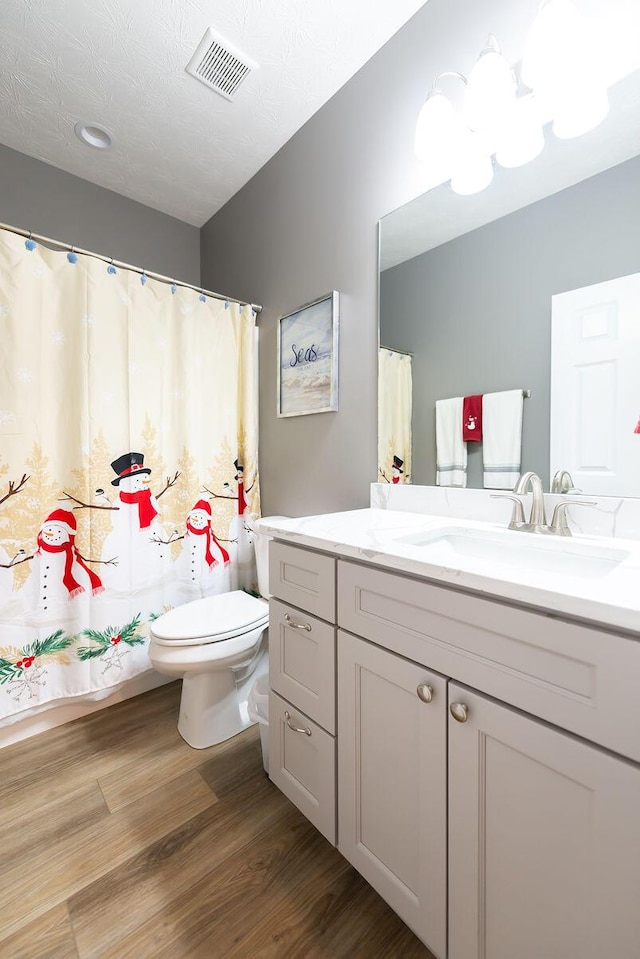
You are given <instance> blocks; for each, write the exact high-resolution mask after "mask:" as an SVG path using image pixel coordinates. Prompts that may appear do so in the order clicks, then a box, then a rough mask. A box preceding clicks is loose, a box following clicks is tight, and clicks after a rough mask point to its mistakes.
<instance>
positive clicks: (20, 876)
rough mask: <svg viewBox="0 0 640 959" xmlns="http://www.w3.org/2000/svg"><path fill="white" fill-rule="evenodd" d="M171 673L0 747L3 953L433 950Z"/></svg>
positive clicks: (256, 741)
mask: <svg viewBox="0 0 640 959" xmlns="http://www.w3.org/2000/svg"><path fill="white" fill-rule="evenodd" d="M179 697H180V686H179V684H178V683H172V684H171V685H169V686H163V687H161V688H160V689H156V690H153V691H152V692H149V693H146V694H145V695H143V696H138V697H136V698H135V699H130V700H127V701H126V702H123V703H119V704H118V705H116V706H112V707H110V708H109V709H106V710H102V711H99V712H97V713H93V714H92V715H90V716H87V717H86V718H84V719H80V720H77V721H76V722H73V723H69V724H68V725H66V726H61V727H58V728H57V729H53V730H51V731H49V732H47V733H42V734H41V735H39V736H35V737H34V738H32V739H29V740H26V741H24V742H22V743H16V744H15V745H13V746H9V747H7V748H5V749H3V750H1V751H0V959H97V957H104V959H107V957H108V959H187V957H188V959H241V957H242V959H245V957H246V959H271V957H283V959H284V957H287V959H343V957H344V959H347V957H349V959H355V957H358V959H432V957H431V953H430V952H429V951H428V950H427V949H426V948H425V947H424V946H423V945H422V944H421V943H420V942H419V941H418V939H416V937H415V936H414V935H413V933H411V932H410V931H409V929H408V928H407V927H406V926H405V925H404V924H403V923H402V922H401V921H400V920H399V919H398V917H397V916H396V915H395V913H393V912H392V910H391V909H390V908H389V907H388V906H387V905H386V904H385V903H384V902H383V900H382V899H381V898H380V897H379V896H378V895H377V893H375V892H374V891H373V890H372V889H371V887H370V886H368V884H367V883H366V882H365V881H364V879H362V878H361V877H360V876H359V875H358V873H357V872H356V871H355V870H354V869H352V868H351V866H349V864H348V863H347V862H346V860H345V859H343V857H342V856H341V855H340V854H339V853H338V852H337V851H336V850H335V849H334V848H333V847H332V846H330V845H329V843H328V842H327V841H326V840H325V839H324V838H323V837H322V836H321V835H320V834H319V833H318V832H317V831H316V830H315V829H314V828H313V826H311V825H310V823H309V822H308V821H307V820H306V819H305V818H304V816H302V815H301V813H299V812H298V810H297V809H296V808H295V807H294V806H292V805H291V803H290V802H289V801H288V800H287V799H285V797H284V796H283V795H282V793H280V792H279V790H277V789H276V787H275V786H274V785H273V784H272V783H271V782H270V781H269V779H268V778H267V776H266V775H265V773H264V770H263V768H262V759H261V754H260V738H259V734H258V729H257V727H252V728H251V729H248V730H246V731H245V732H244V733H242V734H241V735H240V736H236V737H235V738H234V739H232V740H229V741H228V742H226V743H222V744H221V745H220V746H213V747H211V748H210V749H205V750H195V749H191V748H190V747H189V746H187V745H186V743H184V742H183V741H182V739H181V738H180V736H179V735H178V732H177V730H176V719H177V710H178V701H179Z"/></svg>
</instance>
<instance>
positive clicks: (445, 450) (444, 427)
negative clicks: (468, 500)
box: [436, 396, 467, 486]
mask: <svg viewBox="0 0 640 959" xmlns="http://www.w3.org/2000/svg"><path fill="white" fill-rule="evenodd" d="M436 485H437V486H466V485H467V444H466V443H465V442H464V441H463V439H462V397H461V396H456V397H455V398H454V399H451V400H436Z"/></svg>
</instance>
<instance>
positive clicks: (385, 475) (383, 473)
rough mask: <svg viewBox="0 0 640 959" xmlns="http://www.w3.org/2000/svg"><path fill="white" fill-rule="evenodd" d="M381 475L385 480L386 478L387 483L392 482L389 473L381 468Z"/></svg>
mask: <svg viewBox="0 0 640 959" xmlns="http://www.w3.org/2000/svg"><path fill="white" fill-rule="evenodd" d="M380 476H381V477H382V478H383V479H384V480H386V481H387V483H390V482H391V480H390V479H389V477H388V476H387V474H386V473H385V471H384V470H380Z"/></svg>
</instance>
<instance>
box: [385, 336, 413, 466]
mask: <svg viewBox="0 0 640 959" xmlns="http://www.w3.org/2000/svg"><path fill="white" fill-rule="evenodd" d="M411 391H412V381H411V357H410V356H409V355H408V354H407V353H398V352H397V351H396V350H390V349H387V348H385V347H380V350H379V355H378V481H379V482H384V481H385V480H386V481H387V482H389V483H410V482H411ZM398 464H399V465H398Z"/></svg>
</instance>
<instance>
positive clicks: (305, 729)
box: [269, 691, 336, 846]
mask: <svg viewBox="0 0 640 959" xmlns="http://www.w3.org/2000/svg"><path fill="white" fill-rule="evenodd" d="M269 777H270V779H271V780H272V782H273V783H275V785H276V786H277V787H278V789H280V790H281V792H283V793H284V794H285V796H287V798H288V799H290V800H291V802H292V803H293V804H294V806H297V807H298V809H299V810H300V812H301V813H303V814H304V815H305V816H306V817H307V819H308V820H309V821H310V822H312V823H313V825H314V826H315V827H316V829H318V830H319V831H320V832H321V833H322V835H323V836H324V837H325V838H326V839H328V840H329V842H330V843H332V845H334V846H335V844H336V742H335V739H334V738H333V736H330V735H329V733H326V732H325V731H324V729H321V728H320V726H318V725H317V724H316V723H314V722H313V721H312V720H311V719H309V718H308V717H307V716H305V715H304V713H301V712H299V711H298V710H297V709H294V708H293V706H290V705H289V703H287V702H285V700H284V699H282V698H281V697H280V696H278V694H277V693H274V692H273V691H271V693H270V694H269Z"/></svg>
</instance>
